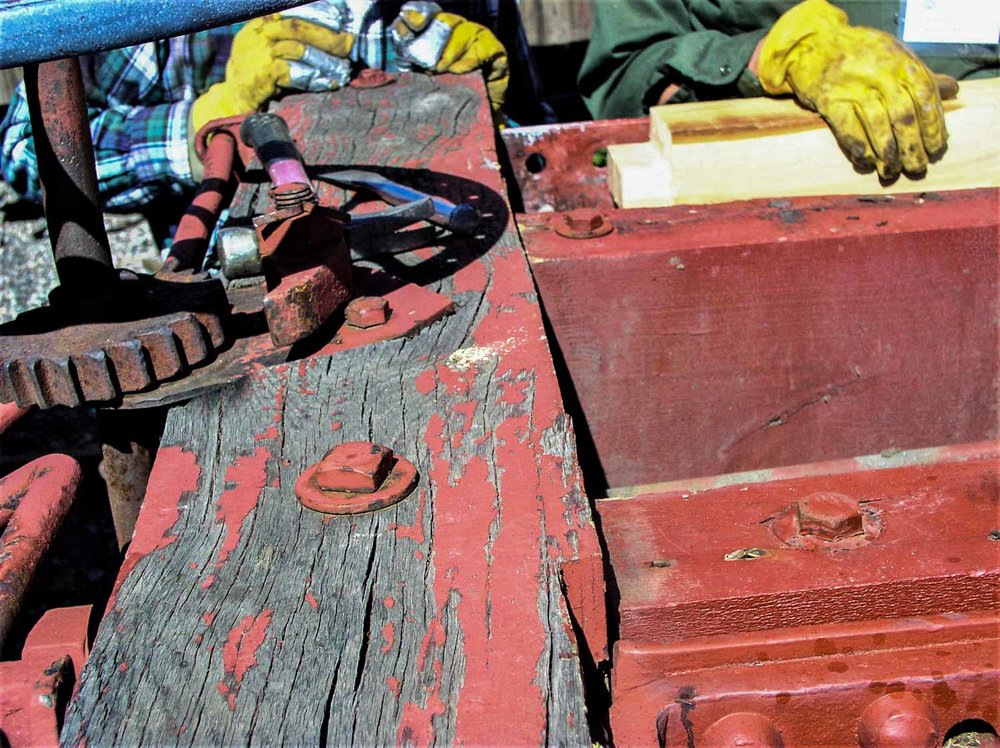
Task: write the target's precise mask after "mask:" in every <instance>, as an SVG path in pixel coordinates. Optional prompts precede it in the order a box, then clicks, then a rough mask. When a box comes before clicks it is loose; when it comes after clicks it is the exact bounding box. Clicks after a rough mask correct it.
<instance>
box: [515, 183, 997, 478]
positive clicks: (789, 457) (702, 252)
mask: <svg viewBox="0 0 1000 748" xmlns="http://www.w3.org/2000/svg"><path fill="white" fill-rule="evenodd" d="M606 217H607V219H608V220H610V222H611V223H612V224H613V226H614V232H613V233H611V234H609V235H607V236H605V237H600V238H594V239H578V240H573V239H569V238H566V237H563V236H560V235H559V234H558V233H557V230H556V229H557V228H558V226H559V225H560V221H561V220H562V217H561V216H560V215H559V214H545V215H542V214H539V215H528V216H520V217H519V219H518V220H519V222H520V225H521V230H522V237H523V239H524V242H525V247H526V248H527V251H528V254H529V259H530V260H531V262H532V270H533V273H534V276H535V280H536V282H537V283H538V287H539V290H540V292H541V295H542V300H543V302H544V305H545V311H546V314H547V316H548V319H549V322H550V324H551V328H552V330H553V332H554V338H555V343H556V347H557V348H558V349H559V351H560V352H561V355H562V358H563V359H564V360H565V362H566V368H567V369H568V373H569V376H570V378H571V379H572V384H573V394H574V395H575V396H576V399H578V400H579V402H580V407H581V409H582V413H583V416H584V418H585V420H586V424H587V431H588V433H589V436H590V438H591V439H592V440H593V443H594V448H595V451H596V454H597V456H598V458H599V460H600V464H601V468H602V469H603V471H604V474H605V477H606V479H607V483H608V485H609V486H610V487H612V488H614V487H623V486H635V485H641V484H649V483H656V482H661V481H667V480H677V479H682V478H689V477H697V476H705V475H718V474H724V473H733V472H739V471H745V470H756V469H761V468H771V467H775V466H779V465H791V464H797V463H808V462H816V461H823V460H831V459H837V458H846V457H851V456H854V455H859V454H875V453H878V452H881V451H883V450H886V449H890V448H891V449H915V448H922V447H935V446H940V445H943V444H953V443H960V442H972V441H980V440H984V439H993V438H996V437H997V435H998V431H997V429H998V422H1000V418H998V411H997V407H998V394H997V393H998V384H1000V378H998V371H1000V367H998V355H997V323H996V320H997V314H998V311H1000V306H998V294H1000V287H998V268H1000V238H998V237H1000V232H998V222H1000V210H998V191H997V190H996V189H987V190H971V191H958V192H950V193H942V194H926V195H912V196H906V197H900V198H896V199H892V200H886V199H885V198H882V199H876V198H866V197H861V198H853V197H838V198H798V199H792V200H775V201H767V200H756V201H749V202H743V203H729V204H725V205H713V206H702V207H674V208H659V209H648V210H613V211H607V212H606Z"/></svg>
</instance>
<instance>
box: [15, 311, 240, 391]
mask: <svg viewBox="0 0 1000 748" xmlns="http://www.w3.org/2000/svg"><path fill="white" fill-rule="evenodd" d="M72 330H73V335H72V337H71V338H70V337H68V336H66V335H65V334H63V333H64V331H56V332H50V333H37V334H34V335H24V336H12V337H8V338H6V339H5V340H4V341H3V342H4V343H5V345H4V348H5V349H6V350H5V354H6V355H5V356H4V358H3V359H0V400H2V401H14V402H16V403H17V404H18V405H20V406H22V407H23V406H26V405H32V404H36V405H38V406H39V407H41V408H50V407H52V406H54V405H68V406H77V405H85V404H90V403H106V402H111V401H114V400H116V399H117V398H118V397H119V396H120V395H123V394H128V393H132V392H140V391H142V390H145V389H148V388H150V387H152V386H155V385H157V384H159V383H160V382H163V381H166V380H169V379H173V378H175V377H177V376H180V375H182V374H184V373H186V371H187V370H188V369H190V368H191V367H194V366H197V365H199V364H201V363H203V362H205V360H206V359H208V358H209V357H211V356H212V355H213V354H214V352H215V350H216V348H218V347H219V346H221V345H222V343H223V342H224V339H225V337H224V334H223V329H222V324H221V322H220V321H219V319H218V317H216V316H214V315H211V314H204V313H200V314H195V313H193V312H178V313H174V314H169V315H164V316H161V317H153V318H151V319H148V320H141V321H139V322H128V323H126V322H118V323H99V324H85V325H78V326H75V327H74V328H72ZM56 351H58V352H59V353H58V354H57V353H55V352H56Z"/></svg>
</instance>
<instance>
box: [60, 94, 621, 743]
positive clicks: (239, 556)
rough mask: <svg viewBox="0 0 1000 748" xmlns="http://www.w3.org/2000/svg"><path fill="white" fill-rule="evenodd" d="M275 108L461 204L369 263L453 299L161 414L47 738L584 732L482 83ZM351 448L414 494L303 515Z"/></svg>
mask: <svg viewBox="0 0 1000 748" xmlns="http://www.w3.org/2000/svg"><path fill="white" fill-rule="evenodd" d="M279 111H280V113H281V114H283V115H284V116H285V117H286V119H287V120H288V121H289V124H290V125H291V129H292V132H293V133H295V134H296V136H297V140H298V142H299V145H300V147H301V148H302V150H303V151H304V153H305V156H306V160H307V161H308V162H310V163H313V164H323V165H330V164H342V165H345V166H347V165H358V166H368V165H370V164H384V165H387V166H389V167H395V168H396V169H406V168H407V167H416V168H422V169H424V170H425V171H423V172H421V173H419V174H414V173H401V172H396V173H395V174H394V176H396V177H397V178H402V177H403V176H406V177H409V179H408V181H410V182H411V183H414V182H416V183H422V184H423V185H424V186H425V187H427V188H433V189H435V191H438V192H441V193H443V194H445V195H446V196H448V197H450V198H451V199H473V200H478V201H479V204H480V206H481V209H482V210H483V212H484V213H485V214H487V215H486V221H485V224H484V229H483V232H482V235H481V236H480V237H478V238H477V239H475V240H470V241H467V242H462V243H456V244H455V245H454V246H450V247H444V248H443V249H442V250H440V251H439V252H437V253H436V254H435V253H431V252H426V253H414V255H411V256H407V257H406V258H402V259H400V260H398V261H394V262H392V263H387V264H386V267H387V269H389V270H390V271H391V272H393V273H394V274H396V275H399V276H401V277H404V278H405V279H407V280H412V281H415V282H423V283H424V284H425V285H428V287H431V288H433V289H434V290H438V291H440V292H442V293H446V294H448V295H450V296H451V297H452V298H454V299H455V301H456V305H457V311H456V313H455V314H454V315H453V316H451V317H448V318H446V319H445V320H443V321H442V322H438V323H435V324H434V325H432V326H431V327H430V328H428V329H426V330H424V331H422V332H421V333H420V334H418V335H417V336H416V337H414V338H413V339H411V340H396V341H388V342H384V343H379V344H376V345H372V346H370V347H366V348H363V349H357V350H350V351H344V352H340V353H337V354H336V355H333V356H330V357H326V356H319V357H314V358H311V359H307V360H305V361H302V362H297V363H293V364H287V365H283V366H280V367H274V368H270V369H261V370H259V371H258V372H257V373H256V374H255V375H254V376H253V377H251V378H250V379H248V380H245V381H244V382H242V383H240V384H238V385H235V386H233V387H230V388H228V389H226V390H224V391H221V392H219V393H217V394H214V395H208V396H205V397H201V398H199V399H197V400H194V401H192V402H190V403H189V404H187V405H185V406H183V407H178V408H175V409H173V410H172V411H171V413H170V415H169V418H168V422H167V427H166V431H165V434H164V438H163V446H162V447H161V450H160V452H159V454H158V456H157V461H156V464H155V466H154V470H153V475H152V477H151V479H150V486H149V489H148V491H147V496H146V501H145V504H144V506H143V510H142V514H141V515H140V518H139V523H138V525H137V529H136V534H135V536H134V538H133V541H132V545H131V548H130V551H129V554H128V556H127V558H126V561H125V564H124V566H123V569H122V572H121V574H120V576H119V582H118V585H117V587H116V590H115V594H114V596H113V599H112V600H111V601H110V603H109V605H108V610H107V612H106V614H105V618H104V620H103V621H102V624H101V628H100V630H99V632H98V636H97V640H96V642H95V645H94V648H93V652H92V654H91V657H90V660H89V662H88V664H87V666H86V668H85V669H84V672H83V674H82V677H81V681H80V684H79V690H78V693H77V695H76V698H75V699H74V702H73V703H72V705H71V707H70V710H69V712H68V714H67V718H66V724H65V726H64V729H63V733H62V741H63V743H64V744H67V745H70V744H74V745H75V744H79V743H81V742H86V743H88V744H92V745H105V744H122V745H133V744H163V743H170V744H178V745H198V744H225V745H231V744H244V743H256V744H277V743H279V742H280V743H292V744H323V745H347V744H360V745H374V744H387V743H408V744H417V745H427V744H431V743H445V744H451V743H466V744H501V743H502V744H525V745H528V744H542V743H559V744H587V743H589V732H588V727H587V722H586V715H585V712H584V703H583V686H582V679H581V666H580V660H581V654H580V648H583V647H585V646H586V647H588V648H589V650H590V651H589V652H588V653H587V654H586V655H585V656H586V657H588V658H590V657H594V658H597V659H601V658H603V656H604V652H605V647H606V639H605V638H604V637H605V636H606V634H605V632H604V629H603V608H602V607H601V606H602V605H603V603H602V602H601V600H602V593H603V580H602V578H601V576H600V553H599V548H598V545H597V539H596V534H595V532H594V528H593V524H592V522H591V517H590V512H589V508H588V505H587V501H586V498H585V496H584V495H583V492H582V488H581V485H580V477H579V470H578V467H577V463H576V455H575V446H574V439H573V434H572V429H571V425H570V422H569V419H568V418H567V416H566V415H565V413H564V411H563V406H562V402H561V399H560V395H559V391H558V387H557V383H556V380H555V375H554V372H553V369H552V364H551V359H550V357H549V353H548V348H547V344H546V342H545V336H544V331H543V327H542V321H541V316H540V313H539V310H538V304H537V299H536V297H535V293H534V288H533V286H532V283H531V277H530V274H529V272H528V269H527V262H526V259H525V256H524V254H523V250H522V249H521V246H520V244H519V241H518V238H517V234H516V232H515V231H514V229H513V226H512V223H511V221H510V216H509V212H508V209H507V207H506V197H505V193H504V189H503V186H502V182H501V180H500V177H499V173H498V169H497V165H496V161H495V152H494V142H493V133H492V128H491V127H490V121H489V109H488V107H487V105H486V103H485V97H484V92H483V89H482V85H481V82H479V81H473V80H472V77H471V76H467V77H465V78H452V77H440V78H429V77H424V76H413V77H403V78H402V79H400V80H399V81H397V82H396V83H395V84H393V86H390V87H389V88H387V89H378V90H370V91H356V90H354V89H348V90H346V91H344V92H341V93H338V94H331V95H325V96H311V97H291V98H289V99H286V100H285V102H283V104H282V106H281V107H280V109H279ZM304 133H308V134H307V135H305V136H303V134H304ZM260 192H261V191H260V190H255V189H243V190H242V192H241V194H240V195H238V198H237V203H236V204H235V207H234V212H235V213H237V214H239V213H240V212H241V211H242V212H243V213H244V214H245V213H246V212H247V211H248V210H249V209H250V206H252V205H254V204H259V201H260V200H261V195H260ZM353 440H372V441H376V442H379V443H382V444H385V445H387V446H389V447H390V448H392V449H393V450H395V451H396V452H398V453H399V454H401V455H403V456H405V457H406V458H408V459H410V460H412V461H413V462H414V463H415V464H416V466H417V468H418V470H419V471H420V481H419V483H418V486H417V489H416V491H415V492H414V493H413V494H411V495H410V496H409V497H408V498H406V499H404V500H403V501H402V502H401V503H399V504H398V505H395V506H393V507H391V508H388V509H386V510H383V511H380V512H376V513H373V514H365V515H358V516H354V517H328V516H324V515H321V514H318V513H315V512H312V511H310V510H307V509H304V508H303V507H302V506H301V505H300V504H299V503H298V501H297V500H296V499H295V496H294V494H293V491H292V487H293V484H294V481H295V478H296V477H297V476H298V475H299V473H300V472H301V471H302V470H303V469H304V468H306V467H307V466H308V465H310V464H312V463H314V462H315V461H317V460H318V459H319V458H321V457H322V455H323V454H324V453H325V452H326V451H327V450H328V449H329V448H330V447H331V446H333V445H335V444H338V443H341V442H346V441H353ZM563 588H565V590H566V593H565V595H564V593H563V591H562V590H563ZM567 598H568V603H567ZM570 608H572V611H573V617H574V618H575V619H576V621H577V622H578V623H579V627H580V629H582V631H583V632H585V633H586V635H587V642H586V644H585V643H584V642H582V641H581V642H579V643H578V642H577V639H576V636H575V634H574V630H573V628H572V627H571V626H570V614H569V609H570Z"/></svg>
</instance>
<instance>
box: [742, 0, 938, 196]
mask: <svg viewBox="0 0 1000 748" xmlns="http://www.w3.org/2000/svg"><path fill="white" fill-rule="evenodd" d="M758 75H759V78H760V82H761V86H762V87H763V89H764V91H765V92H767V93H768V94H771V95H778V94H788V93H792V94H795V97H796V98H797V99H798V100H799V102H800V103H801V104H803V105H804V106H807V107H809V108H810V109H813V110H815V111H817V112H819V113H820V114H821V115H823V118H824V119H825V120H826V121H827V123H828V124H829V125H830V128H831V129H832V130H833V133H834V135H836V136H837V140H838V141H839V143H840V145H841V148H843V149H844V151H845V152H846V153H847V154H848V157H849V158H850V159H851V161H853V162H854V163H855V164H856V165H857V166H859V167H862V168H867V169H869V170H870V169H871V168H872V167H875V168H877V169H878V173H879V176H881V177H882V178H883V179H886V180H891V179H895V178H896V177H898V176H899V173H900V170H901V169H903V170H906V171H907V172H910V173H917V174H918V173H920V172H923V171H924V170H925V169H926V168H927V163H928V160H929V159H934V158H936V157H937V156H940V155H941V154H942V153H943V152H944V149H945V144H946V142H947V140H948V132H947V130H946V129H945V123H944V111H943V109H942V108H941V99H940V96H939V94H938V89H937V83H936V81H935V79H934V75H933V74H932V73H931V72H930V70H928V69H927V67H926V66H925V65H924V64H923V62H921V61H920V60H919V59H918V58H917V56H916V55H915V54H913V52H911V51H910V50H909V49H907V48H906V47H905V46H903V45H902V44H901V43H900V42H898V41H896V39H895V38H894V37H892V36H890V35H889V34H886V33H884V32H882V31H877V30H875V29H870V28H865V27H863V26H850V25H849V24H848V21H847V14H846V13H844V11H842V10H840V9H838V8H835V7H834V6H832V5H830V4H829V3H827V2H826V0H805V1H804V2H801V3H799V4H798V5H796V6H795V7H794V8H792V9H791V10H789V11H788V12H786V13H785V14H784V15H783V16H781V18H779V19H778V21H777V23H775V24H774V26H773V27H772V29H771V30H770V31H769V32H768V34H767V36H766V37H765V38H764V41H763V44H762V46H761V48H760V62H759V68H758Z"/></svg>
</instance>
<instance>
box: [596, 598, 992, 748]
mask: <svg viewBox="0 0 1000 748" xmlns="http://www.w3.org/2000/svg"><path fill="white" fill-rule="evenodd" d="M998 633H1000V619H998V618H997V613H996V611H992V612H984V613H970V614H949V615H944V616H932V617H925V618H909V619H904V620H896V621H877V622H865V623H861V624H847V625H834V626H823V627H808V628H804V629H787V630H782V631H780V632H760V633H756V634H750V635H732V636H719V637H710V638H707V639H695V640H689V641H686V642H681V643H678V644H675V645H659V646H657V645H649V644H648V643H637V642H620V643H619V644H618V646H617V647H616V650H615V668H614V671H613V678H614V680H613V684H612V690H613V693H614V704H613V706H612V717H611V719H612V728H613V731H614V738H615V745H617V746H621V747H624V746H638V745H651V744H655V743H656V742H659V743H660V745H665V746H668V747H669V748H674V747H678V748H686V746H689V745H691V740H692V739H693V740H694V741H695V743H694V744H695V745H701V744H703V743H702V741H703V739H704V738H706V737H707V735H706V733H708V730H709V727H710V726H712V725H713V723H715V722H716V721H717V720H720V719H723V718H725V717H727V716H728V715H731V714H736V713H748V712H749V713H753V714H758V715H761V716H762V717H764V718H765V719H766V720H767V721H768V722H770V723H771V725H772V726H773V727H774V728H776V729H777V731H778V733H779V734H780V737H781V739H782V741H783V744H784V745H786V746H855V745H858V734H859V728H860V723H861V718H862V715H863V714H864V712H865V710H866V709H867V708H868V707H869V706H870V705H871V704H872V703H874V702H875V701H877V700H878V699H880V698H885V697H886V696H887V695H889V694H896V695H897V696H898V695H901V694H902V692H907V693H909V694H911V696H912V697H913V698H915V700H916V702H917V703H918V704H920V705H922V707H923V709H924V710H926V712H927V713H928V714H929V716H930V718H931V720H932V722H933V723H934V724H935V726H936V727H937V734H938V740H937V741H935V744H936V745H940V744H941V740H940V738H942V737H943V736H944V735H945V733H946V732H947V731H948V730H950V729H951V728H952V727H953V726H954V725H956V724H958V723H959V722H962V721H964V720H969V719H979V720H983V721H985V722H987V723H989V724H991V725H996V724H997V709H998V705H1000V692H998V689H1000V669H998V668H1000V658H998ZM899 745H907V746H913V745H919V743H916V742H912V741H911V742H904V743H900V744H899Z"/></svg>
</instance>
